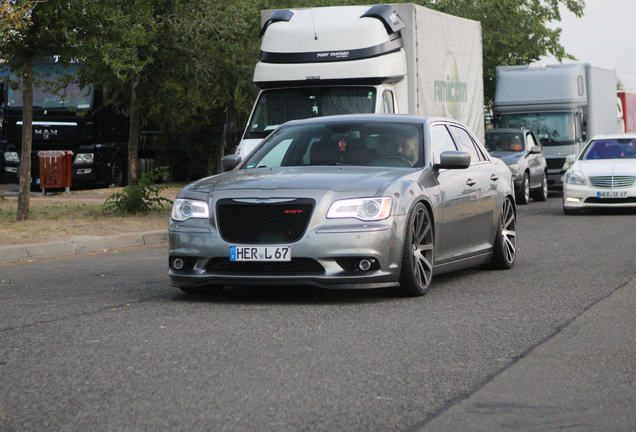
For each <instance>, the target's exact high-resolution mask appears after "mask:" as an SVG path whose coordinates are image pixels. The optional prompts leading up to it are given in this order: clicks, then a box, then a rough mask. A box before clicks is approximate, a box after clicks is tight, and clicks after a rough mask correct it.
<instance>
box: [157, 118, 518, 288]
mask: <svg viewBox="0 0 636 432" xmlns="http://www.w3.org/2000/svg"><path fill="white" fill-rule="evenodd" d="M223 164H224V168H225V170H226V172H224V173H223V174H219V175H216V176H212V177H208V178H204V179H201V180H199V181H197V182H194V183H192V184H190V185H188V186H186V187H185V188H184V189H183V190H181V191H180V192H179V194H178V195H177V199H176V200H175V202H174V205H173V209H172V215H171V220H170V226H169V266H170V270H169V275H170V279H171V281H172V285H173V286H176V287H179V288H180V289H182V290H183V291H185V292H187V293H205V292H211V291H214V290H220V289H222V288H223V287H224V286H228V285H264V284H267V285H282V284H293V285H303V284H304V285H314V286H318V287H323V288H345V289H357V288H389V289H391V290H393V292H394V293H395V294H396V295H401V296H419V295H423V294H424V293H425V292H426V291H427V290H428V288H429V287H430V284H431V278H432V276H433V275H434V274H435V275H437V274H440V273H445V272H448V271H452V270H457V269H461V268H467V267H472V266H477V265H485V266H488V267H490V268H494V269H508V268H510V267H512V265H513V264H514V262H515V256H516V208H515V201H514V191H513V189H512V178H511V173H510V170H509V169H508V168H507V167H506V165H505V164H504V163H503V162H502V161H501V160H499V159H497V158H493V157H491V156H490V155H489V154H488V152H487V151H486V150H485V149H484V147H483V146H482V145H481V144H480V143H479V142H478V140H477V139H476V138H475V137H474V136H473V135H472V133H471V132H470V131H469V130H468V129H467V128H466V127H465V126H464V125H462V124H461V123H458V122H456V121H454V120H450V119H445V118H419V117H410V116H398V115H351V116H334V117H320V118H315V119H307V120H299V121H292V122H289V123H286V124H284V125H282V126H281V127H279V128H278V129H276V130H275V131H273V132H272V134H271V135H270V136H269V137H267V138H266V139H265V140H264V141H263V142H262V143H261V144H259V146H258V147H257V148H256V149H255V150H254V151H253V152H252V153H250V154H249V155H248V156H247V157H246V158H245V160H242V161H241V160H240V159H239V157H238V156H236V155H230V156H226V157H225V158H224V160H223Z"/></svg>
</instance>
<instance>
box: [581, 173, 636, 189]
mask: <svg viewBox="0 0 636 432" xmlns="http://www.w3.org/2000/svg"><path fill="white" fill-rule="evenodd" d="M590 183H591V184H592V186H594V187H598V188H607V189H620V188H628V187H632V186H634V183H636V176H630V175H600V176H590Z"/></svg>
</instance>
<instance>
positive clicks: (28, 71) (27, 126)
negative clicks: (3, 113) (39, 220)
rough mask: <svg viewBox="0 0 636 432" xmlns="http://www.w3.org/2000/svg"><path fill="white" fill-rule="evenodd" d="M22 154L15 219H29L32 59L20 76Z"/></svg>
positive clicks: (28, 61)
mask: <svg viewBox="0 0 636 432" xmlns="http://www.w3.org/2000/svg"><path fill="white" fill-rule="evenodd" d="M22 106H23V108H22V153H21V155H20V187H19V189H18V214H17V216H16V219H17V220H19V221H21V220H28V219H29V199H30V198H31V148H32V138H33V59H31V58H30V59H28V60H27V61H26V62H24V72H23V75H22Z"/></svg>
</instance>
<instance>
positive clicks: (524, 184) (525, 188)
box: [517, 173, 530, 204]
mask: <svg viewBox="0 0 636 432" xmlns="http://www.w3.org/2000/svg"><path fill="white" fill-rule="evenodd" d="M529 201H530V179H528V173H524V174H523V180H522V181H521V189H520V190H519V193H518V194H517V203H518V204H528V202H529Z"/></svg>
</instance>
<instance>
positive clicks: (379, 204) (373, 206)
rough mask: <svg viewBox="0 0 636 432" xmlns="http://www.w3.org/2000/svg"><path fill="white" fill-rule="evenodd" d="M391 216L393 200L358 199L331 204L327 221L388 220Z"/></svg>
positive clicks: (387, 198)
mask: <svg viewBox="0 0 636 432" xmlns="http://www.w3.org/2000/svg"><path fill="white" fill-rule="evenodd" d="M390 214H391V198H389V197H380V198H356V199H348V200H340V201H336V202H334V203H333V204H331V207H330V208H329V211H328V212H327V219H340V218H355V219H360V220H363V221H377V220H382V219H386V218H388V217H389V215H390Z"/></svg>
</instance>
